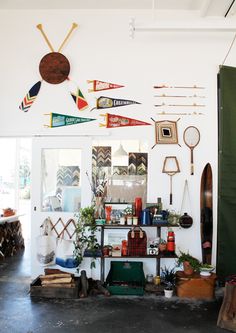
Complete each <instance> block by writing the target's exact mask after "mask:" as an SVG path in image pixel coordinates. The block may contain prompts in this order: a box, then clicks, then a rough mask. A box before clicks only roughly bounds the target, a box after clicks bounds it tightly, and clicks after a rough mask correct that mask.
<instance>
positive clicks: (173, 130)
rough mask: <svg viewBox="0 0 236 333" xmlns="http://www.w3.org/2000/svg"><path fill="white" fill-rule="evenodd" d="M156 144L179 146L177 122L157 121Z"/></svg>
mask: <svg viewBox="0 0 236 333" xmlns="http://www.w3.org/2000/svg"><path fill="white" fill-rule="evenodd" d="M155 136H156V138H155V139H156V144H178V131H177V121H171V120H163V121H155Z"/></svg>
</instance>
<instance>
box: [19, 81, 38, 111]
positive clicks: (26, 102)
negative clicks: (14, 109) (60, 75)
mask: <svg viewBox="0 0 236 333" xmlns="http://www.w3.org/2000/svg"><path fill="white" fill-rule="evenodd" d="M41 83H42V82H41V81H38V82H37V83H35V85H33V87H32V88H31V89H30V90H29V92H28V93H27V95H26V96H25V97H24V99H23V101H22V102H21V104H20V106H19V108H20V109H21V110H22V111H24V112H27V111H29V108H30V107H31V105H32V104H33V103H34V101H35V99H36V97H37V95H38V93H39V90H40V88H41Z"/></svg>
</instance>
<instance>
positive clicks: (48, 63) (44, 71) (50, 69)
mask: <svg viewBox="0 0 236 333" xmlns="http://www.w3.org/2000/svg"><path fill="white" fill-rule="evenodd" d="M39 72H40V74H41V76H42V78H43V79H44V80H45V81H46V82H48V83H51V84H58V83H61V82H63V81H65V80H66V79H67V78H68V75H69V73H70V63H69V61H68V59H67V58H66V57H65V56H64V55H63V54H61V53H59V52H51V53H48V54H46V55H45V56H44V57H43V58H42V59H41V61H40V64H39Z"/></svg>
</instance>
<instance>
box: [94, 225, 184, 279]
mask: <svg viewBox="0 0 236 333" xmlns="http://www.w3.org/2000/svg"><path fill="white" fill-rule="evenodd" d="M98 227H100V228H101V248H103V246H104V233H105V230H107V229H111V230H113V229H132V228H133V227H135V226H134V225H112V224H105V225H101V226H98ZM140 227H141V228H143V229H145V228H156V236H157V237H161V228H168V227H171V228H173V227H178V225H167V224H158V225H141V226H140ZM131 258H143V259H155V260H156V275H160V268H161V265H160V261H161V259H164V258H165V259H166V258H177V255H176V254H172V253H168V252H164V253H159V254H158V255H148V254H147V255H144V256H114V257H112V256H102V257H101V281H102V282H104V273H105V260H106V259H112V260H115V259H127V260H129V259H131Z"/></svg>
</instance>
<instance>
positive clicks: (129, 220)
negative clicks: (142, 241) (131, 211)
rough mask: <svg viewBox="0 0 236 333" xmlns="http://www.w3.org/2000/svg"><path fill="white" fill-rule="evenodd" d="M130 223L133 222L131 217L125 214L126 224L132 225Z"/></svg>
mask: <svg viewBox="0 0 236 333" xmlns="http://www.w3.org/2000/svg"><path fill="white" fill-rule="evenodd" d="M132 223H133V217H132V216H127V225H132Z"/></svg>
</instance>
